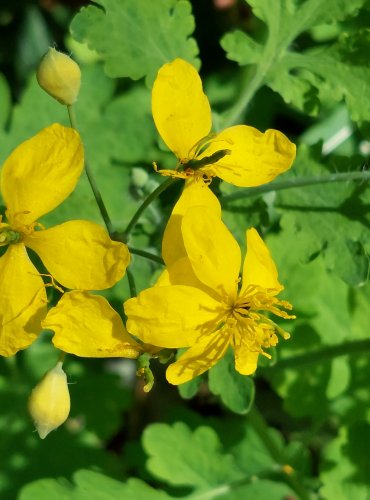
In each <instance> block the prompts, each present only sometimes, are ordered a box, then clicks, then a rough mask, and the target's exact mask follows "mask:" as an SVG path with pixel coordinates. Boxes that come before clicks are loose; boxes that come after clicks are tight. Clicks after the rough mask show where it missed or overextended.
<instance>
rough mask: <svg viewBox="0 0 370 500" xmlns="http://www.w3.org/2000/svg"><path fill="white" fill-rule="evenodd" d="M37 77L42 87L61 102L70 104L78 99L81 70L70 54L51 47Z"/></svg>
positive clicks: (40, 65) (42, 61)
mask: <svg viewBox="0 0 370 500" xmlns="http://www.w3.org/2000/svg"><path fill="white" fill-rule="evenodd" d="M36 78H37V81H38V82H39V85H40V87H41V88H43V89H44V90H45V92H47V93H48V94H49V95H51V96H52V97H54V98H55V99H56V100H57V101H59V102H60V103H61V104H66V105H67V106H70V105H71V104H73V103H74V102H76V100H77V96H78V92H79V90H80V85H81V71H80V68H79V66H78V64H77V63H75V62H74V61H73V60H72V59H71V58H70V57H69V56H67V55H66V54H63V53H62V52H58V51H57V50H55V49H54V48H52V47H50V49H49V50H48V51H47V53H46V54H45V55H44V57H43V58H42V59H41V62H40V64H39V67H38V68H37V72H36Z"/></svg>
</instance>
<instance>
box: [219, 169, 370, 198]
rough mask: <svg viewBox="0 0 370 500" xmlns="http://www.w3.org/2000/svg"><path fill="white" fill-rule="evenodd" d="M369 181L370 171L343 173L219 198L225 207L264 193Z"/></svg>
mask: <svg viewBox="0 0 370 500" xmlns="http://www.w3.org/2000/svg"><path fill="white" fill-rule="evenodd" d="M369 179H370V171H366V170H363V171H361V172H343V173H334V174H328V175H320V176H313V177H302V178H299V177H297V178H292V179H287V180H285V181H276V182H271V183H269V184H263V185H262V186H257V187H252V188H244V189H239V190H238V191H236V192H235V193H231V194H228V195H226V196H223V197H222V198H221V204H222V205H226V204H227V203H229V202H230V201H235V200H239V199H241V198H252V197H253V196H259V195H261V194H264V193H270V192H272V191H281V190H283V189H291V188H299V187H306V186H314V185H316V184H328V183H331V182H346V181H367V180H369Z"/></svg>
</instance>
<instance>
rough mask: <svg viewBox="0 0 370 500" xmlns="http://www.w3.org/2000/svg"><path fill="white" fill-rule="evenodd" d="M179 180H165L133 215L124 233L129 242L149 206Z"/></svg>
mask: <svg viewBox="0 0 370 500" xmlns="http://www.w3.org/2000/svg"><path fill="white" fill-rule="evenodd" d="M176 180H177V179H174V178H172V177H170V178H169V179H167V180H165V181H164V182H162V184H160V185H159V186H158V187H157V188H156V189H155V190H154V191H153V192H152V193H150V194H149V195H148V196H147V197H146V198H145V200H144V201H143V203H142V204H141V205H140V207H139V208H138V209H137V210H136V212H135V214H134V215H133V217H132V219H131V220H130V222H129V223H128V225H127V227H126V229H125V231H124V232H123V234H124V237H125V240H126V241H127V240H128V237H129V235H130V233H131V232H132V230H133V229H134V227H135V225H136V224H137V222H138V220H139V219H140V217H141V214H142V213H143V212H144V210H145V209H146V208H147V206H149V205H150V204H151V203H152V201H154V200H155V199H156V198H158V196H159V195H160V194H161V193H163V191H165V190H166V189H167V188H168V187H169V186H171V185H172V184H173V183H174V182H175V181H176Z"/></svg>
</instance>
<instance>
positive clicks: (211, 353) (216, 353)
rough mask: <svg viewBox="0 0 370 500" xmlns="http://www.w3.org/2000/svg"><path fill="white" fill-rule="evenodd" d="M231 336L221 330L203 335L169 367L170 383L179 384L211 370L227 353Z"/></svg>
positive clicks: (167, 375) (167, 372)
mask: <svg viewBox="0 0 370 500" xmlns="http://www.w3.org/2000/svg"><path fill="white" fill-rule="evenodd" d="M229 343H230V336H229V335H226V334H225V332H224V334H221V333H220V331H218V332H215V333H212V334H211V335H205V336H203V337H202V338H201V339H200V340H199V341H198V342H197V343H196V344H195V345H194V346H193V347H191V348H190V349H188V350H187V351H186V353H185V354H183V355H182V356H181V357H180V358H179V359H178V360H177V361H176V362H175V363H172V365H170V366H169V367H168V368H167V371H166V378H167V380H168V382H169V383H170V384H174V385H178V384H183V383H185V382H188V381H189V380H191V379H193V378H195V377H197V376H198V375H201V374H202V373H204V372H205V371H207V370H209V369H210V368H212V366H214V365H215V364H216V363H217V361H219V360H220V359H221V358H222V357H223V356H224V355H225V353H226V350H227V348H228V346H229Z"/></svg>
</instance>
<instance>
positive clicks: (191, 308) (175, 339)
mask: <svg viewBox="0 0 370 500" xmlns="http://www.w3.org/2000/svg"><path fill="white" fill-rule="evenodd" d="M124 308H125V313H126V316H127V317H128V321H127V325H126V326H127V330H128V331H129V332H130V333H132V334H133V335H135V336H136V337H138V338H139V339H141V340H142V341H143V342H146V343H148V344H154V345H156V346H159V347H168V348H175V347H188V346H190V345H192V344H194V342H195V341H196V339H197V338H198V337H199V335H201V334H204V333H209V332H210V331H213V330H214V329H215V328H216V327H217V325H218V323H219V322H220V321H221V319H222V317H223V314H224V312H223V310H222V306H221V305H220V304H219V302H217V301H216V300H214V299H212V298H211V297H210V296H209V295H207V294H206V293H204V292H203V291H201V290H198V289H197V288H193V287H189V286H181V285H175V286H155V287H153V288H148V289H146V290H143V291H142V292H141V293H140V294H139V295H138V297H136V298H133V299H129V300H127V301H126V302H125V304H124Z"/></svg>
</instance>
